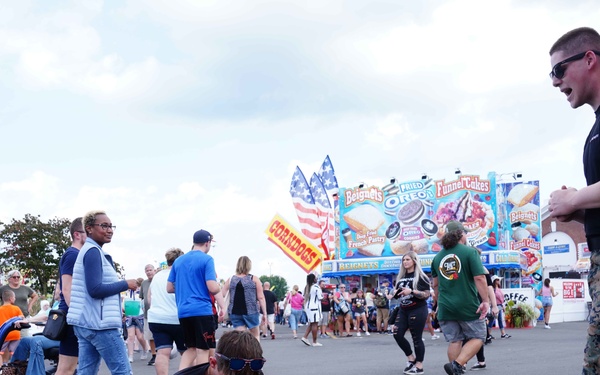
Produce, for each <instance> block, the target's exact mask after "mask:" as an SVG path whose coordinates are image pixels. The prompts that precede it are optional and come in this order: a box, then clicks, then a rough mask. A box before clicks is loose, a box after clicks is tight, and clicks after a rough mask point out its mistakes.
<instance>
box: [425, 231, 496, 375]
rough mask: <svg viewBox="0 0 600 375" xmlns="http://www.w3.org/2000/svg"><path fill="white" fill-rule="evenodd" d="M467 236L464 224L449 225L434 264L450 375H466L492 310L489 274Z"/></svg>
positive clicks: (434, 285) (439, 310)
mask: <svg viewBox="0 0 600 375" xmlns="http://www.w3.org/2000/svg"><path fill="white" fill-rule="evenodd" d="M466 233H467V232H466V230H465V228H464V227H463V225H462V224H461V223H460V222H458V221H450V222H448V223H447V224H446V233H445V234H444V236H443V237H442V239H441V244H442V246H443V249H442V250H441V251H440V252H439V253H438V254H437V255H436V256H435V258H433V262H432V264H431V276H432V277H433V289H434V291H435V295H434V298H435V299H436V300H437V306H438V308H437V318H438V321H439V323H440V326H441V328H442V332H443V333H444V336H445V337H446V341H448V342H449V343H450V344H449V345H448V359H449V360H450V362H449V363H446V364H445V365H444V370H445V371H446V373H447V374H448V375H459V374H464V373H465V367H464V366H465V364H466V363H467V362H468V361H469V359H471V358H472V357H473V356H474V355H475V354H476V353H477V351H479V348H481V346H482V345H483V343H484V341H485V337H486V328H485V316H486V314H487V313H488V310H489V309H490V304H489V299H488V290H487V284H486V280H485V270H484V268H483V265H482V264H481V258H480V257H479V253H478V252H477V250H476V249H474V248H472V247H469V246H467V245H466V244H467V234H466ZM480 301H482V302H480ZM464 340H467V342H466V343H465V344H464V345H463V341H464Z"/></svg>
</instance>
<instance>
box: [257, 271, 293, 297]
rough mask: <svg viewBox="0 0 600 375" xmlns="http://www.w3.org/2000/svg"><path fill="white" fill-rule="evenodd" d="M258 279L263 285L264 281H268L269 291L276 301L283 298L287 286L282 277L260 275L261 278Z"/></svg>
mask: <svg viewBox="0 0 600 375" xmlns="http://www.w3.org/2000/svg"><path fill="white" fill-rule="evenodd" d="M259 279H260V281H261V282H263V283H264V282H265V281H268V282H269V283H270V284H271V291H272V292H273V293H275V296H276V297H277V300H278V301H281V300H282V299H283V298H284V297H285V294H286V293H287V291H288V284H287V281H286V280H285V279H284V278H283V277H281V276H277V275H274V276H267V275H262V276H261V277H259Z"/></svg>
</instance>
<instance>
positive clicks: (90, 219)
mask: <svg viewBox="0 0 600 375" xmlns="http://www.w3.org/2000/svg"><path fill="white" fill-rule="evenodd" d="M98 215H106V212H104V211H90V212H88V213H86V214H85V215H84V216H83V228H84V229H83V230H85V231H86V233H87V229H85V228H87V227H91V226H92V225H94V224H96V216H98Z"/></svg>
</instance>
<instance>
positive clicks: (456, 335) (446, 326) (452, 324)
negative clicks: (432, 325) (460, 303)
mask: <svg viewBox="0 0 600 375" xmlns="http://www.w3.org/2000/svg"><path fill="white" fill-rule="evenodd" d="M440 328H441V329H442V332H443V333H444V337H445V338H446V341H447V342H456V341H464V340H471V339H479V340H481V341H485V337H486V335H487V329H486V327H485V320H483V319H477V320H470V321H458V320H440Z"/></svg>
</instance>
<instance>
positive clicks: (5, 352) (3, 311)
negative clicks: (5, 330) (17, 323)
mask: <svg viewBox="0 0 600 375" xmlns="http://www.w3.org/2000/svg"><path fill="white" fill-rule="evenodd" d="M15 300H16V298H15V292H13V291H12V290H5V291H4V292H2V306H0V325H2V324H4V322H6V321H7V320H8V319H10V318H14V317H17V316H18V317H20V318H21V319H25V317H24V316H23V314H22V313H21V309H20V308H19V307H18V306H16V305H15ZM19 341H21V332H20V331H17V330H14V331H11V332H10V333H9V334H8V335H7V336H6V339H4V343H3V344H2V349H1V350H0V352H1V354H2V356H0V366H1V365H2V363H4V362H8V361H9V360H10V356H11V353H12V352H14V351H15V349H16V348H17V346H19Z"/></svg>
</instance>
